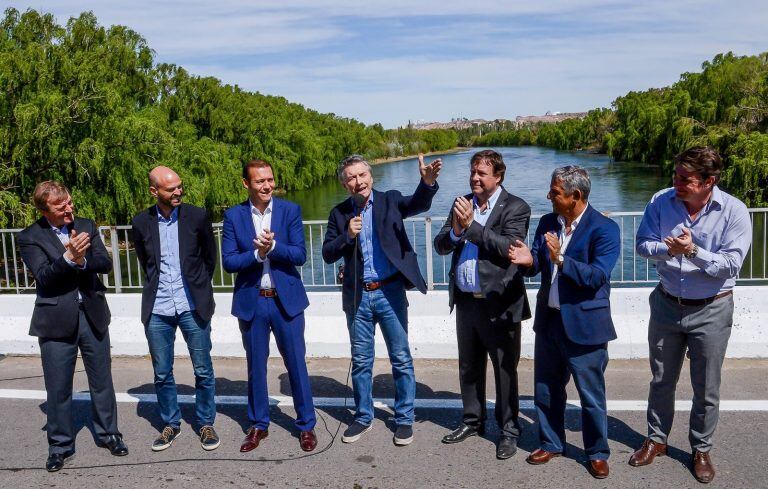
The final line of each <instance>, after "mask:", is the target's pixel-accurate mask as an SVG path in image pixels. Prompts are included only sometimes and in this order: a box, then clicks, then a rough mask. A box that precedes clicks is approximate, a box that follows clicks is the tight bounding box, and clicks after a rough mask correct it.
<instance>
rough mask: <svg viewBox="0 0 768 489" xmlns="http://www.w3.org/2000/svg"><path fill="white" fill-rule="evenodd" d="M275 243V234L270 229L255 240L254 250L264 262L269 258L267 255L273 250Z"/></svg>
mask: <svg viewBox="0 0 768 489" xmlns="http://www.w3.org/2000/svg"><path fill="white" fill-rule="evenodd" d="M274 242H275V233H273V232H271V231H270V230H269V229H264V230H262V231H261V233H259V235H258V236H257V237H256V239H254V240H253V248H254V249H256V250H258V252H259V258H261V259H262V260H264V259H266V258H267V253H269V252H270V250H271V249H272V246H273V243H274Z"/></svg>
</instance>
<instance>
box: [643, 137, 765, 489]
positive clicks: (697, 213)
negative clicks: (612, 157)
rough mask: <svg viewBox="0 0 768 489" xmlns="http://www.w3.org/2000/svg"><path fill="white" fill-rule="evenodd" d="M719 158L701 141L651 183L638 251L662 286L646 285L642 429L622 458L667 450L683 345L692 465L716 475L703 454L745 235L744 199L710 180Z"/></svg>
mask: <svg viewBox="0 0 768 489" xmlns="http://www.w3.org/2000/svg"><path fill="white" fill-rule="evenodd" d="M722 168H723V163H722V160H721V158H720V155H718V153H717V152H716V151H715V150H714V149H712V148H708V147H696V148H692V149H689V150H687V151H684V152H683V153H681V154H680V155H678V156H677V157H676V158H675V173H674V176H673V185H674V186H673V187H672V188H668V189H665V190H662V191H660V192H658V193H657V194H656V195H654V196H653V197H652V198H651V201H650V203H649V204H648V206H647V207H646V209H645V214H644V215H643V220H642V222H641V223H640V227H639V228H638V230H637V242H636V248H637V253H638V254H639V255H640V256H643V257H645V258H648V259H650V260H653V261H654V262H655V264H656V270H657V271H658V273H659V285H658V286H657V287H656V289H654V291H653V292H652V293H651V297H650V304H651V318H650V322H649V324H648V346H649V356H650V362H651V372H652V374H653V378H652V380H651V385H650V391H649V393H648V413H647V414H648V438H647V439H646V440H645V442H644V443H643V445H642V446H641V447H640V448H639V449H638V450H637V451H636V452H635V453H634V454H633V455H632V457H631V458H630V460H629V464H630V465H632V466H635V467H638V466H642V465H648V464H650V463H651V462H653V459H654V458H655V457H656V456H657V455H664V454H666V451H667V436H668V435H669V431H670V429H671V427H672V418H673V416H674V411H675V387H676V385H677V379H678V377H679V375H680V370H681V368H682V365H683V358H684V356H685V351H686V349H687V350H688V352H689V357H690V362H691V384H692V387H693V407H692V409H691V416H690V432H689V436H688V438H689V441H690V443H691V447H692V451H693V454H692V463H693V474H694V476H695V477H696V479H697V480H698V481H699V482H703V483H707V482H710V481H712V479H713V478H714V476H715V469H714V467H713V465H712V462H711V460H710V457H709V451H710V449H711V448H712V436H713V434H714V432H715V427H716V426H717V420H718V415H719V403H720V371H721V369H722V365H723V359H724V358H725V350H726V347H727V346H728V338H729V337H730V335H731V325H732V324H733V287H734V285H735V284H736V277H737V276H738V274H739V270H740V269H741V266H742V264H743V262H744V258H745V257H746V255H747V252H748V251H749V247H750V245H751V243H752V225H751V222H750V218H749V212H748V211H747V207H746V206H745V205H744V203H743V202H741V201H740V200H738V199H737V198H735V197H733V196H731V195H728V194H727V193H725V192H723V191H722V190H721V189H720V188H718V186H717V182H718V181H719V179H720V172H721V171H722Z"/></svg>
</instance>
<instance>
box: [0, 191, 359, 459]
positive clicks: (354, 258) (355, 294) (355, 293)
mask: <svg viewBox="0 0 768 489" xmlns="http://www.w3.org/2000/svg"><path fill="white" fill-rule="evenodd" d="M358 195H359V194H355V195H354V196H353V197H354V198H353V201H354V202H355V203H357V201H358V200H359V198H358V197H357V196H358ZM360 197H362V196H360ZM360 214H362V209H361V211H360ZM358 215H359V214H358ZM358 236H359V233H358V234H357V235H355V239H354V241H353V245H354V248H353V251H352V262H353V266H354V271H355V274H354V278H353V279H354V286H353V288H352V296H353V303H352V304H353V307H354V305H355V304H357V300H358V297H359V295H360V291H359V289H360V287H361V285H360V283H359V280H357V272H358V271H359V265H358V263H357V260H358V255H359V253H358V246H359V240H358ZM342 282H343V281H342ZM343 287H344V286H343V284H342V288H343ZM356 316H357V313H356V312H355V313H354V314H353V316H352V327H351V333H350V343H351V342H352V338H353V337H354V336H355V331H356V330H355V317H356ZM82 371H83V370H78V371H77V372H82ZM351 375H352V355H350V359H349V367H348V368H347V377H346V380H345V381H344V387H345V389H344V390H345V394H344V406H343V407H342V412H344V411H346V410H347V401H348V399H349V398H348V397H347V395H346V389H348V388H349V379H350V377H351ZM39 377H42V375H36V376H31V377H19V378H18V379H0V382H2V381H6V380H8V381H10V380H20V379H24V378H39ZM315 414H316V415H317V416H318V417H319V418H320V419H321V420H322V421H323V427H324V428H325V431H326V432H327V433H328V434H329V435H331V440H330V441H329V442H328V443H327V444H326V445H325V446H324V447H323V448H321V449H320V450H316V451H313V452H312V453H305V454H302V455H299V456H298V457H280V458H265V457H259V458H255V459H254V458H231V457H230V458H226V457H224V458H214V457H202V458H197V457H196V458H176V459H167V460H152V461H143V462H125V463H112V464H101V465H80V466H64V467H63V468H62V469H61V470H91V469H101V468H106V467H139V466H143V465H160V464H174V463H184V462H238V463H240V462H248V463H252V462H278V463H282V462H289V461H294V460H303V459H306V458H309V457H315V456H318V455H320V454H323V453H325V452H327V451H328V450H330V449H331V447H333V445H334V443H335V442H336V438H337V437H338V435H339V431H341V425H342V424H343V421H342V420H341V419H339V424H338V425H337V426H336V430H335V431H334V432H333V433H331V430H330V428H328V422H327V421H326V419H325V416H323V415H322V414H321V413H320V412H319V411H318V410H317V408H315ZM43 470H46V469H45V467H0V472H25V471H43Z"/></svg>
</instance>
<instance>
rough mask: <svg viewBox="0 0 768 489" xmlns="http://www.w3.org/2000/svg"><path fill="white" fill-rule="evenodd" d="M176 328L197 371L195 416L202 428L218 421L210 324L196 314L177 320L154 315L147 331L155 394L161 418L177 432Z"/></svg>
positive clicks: (188, 314) (179, 422)
mask: <svg viewBox="0 0 768 489" xmlns="http://www.w3.org/2000/svg"><path fill="white" fill-rule="evenodd" d="M176 326H178V327H179V329H181V334H182V335H183V336H184V340H185V341H186V342H187V348H188V349H189V356H190V358H191V360H192V367H193V368H194V370H195V416H196V418H197V422H198V424H199V425H200V426H206V425H213V421H214V420H215V419H216V400H215V398H214V397H215V395H216V379H215V378H214V376H213V364H212V363H211V323H210V321H203V320H202V319H201V318H200V316H198V315H197V313H195V312H194V311H187V312H183V313H181V314H177V315H175V316H161V315H159V314H152V316H150V318H149V324H148V325H147V326H146V328H144V332H145V333H146V335H147V341H148V342H149V354H150V356H151V357H152V368H153V370H154V371H155V394H157V404H158V405H159V406H160V417H161V418H162V419H163V423H165V424H166V425H170V426H173V427H174V428H178V427H179V425H180V424H181V411H180V410H179V403H178V401H177V399H176V381H175V380H174V378H173V342H174V340H175V339H176Z"/></svg>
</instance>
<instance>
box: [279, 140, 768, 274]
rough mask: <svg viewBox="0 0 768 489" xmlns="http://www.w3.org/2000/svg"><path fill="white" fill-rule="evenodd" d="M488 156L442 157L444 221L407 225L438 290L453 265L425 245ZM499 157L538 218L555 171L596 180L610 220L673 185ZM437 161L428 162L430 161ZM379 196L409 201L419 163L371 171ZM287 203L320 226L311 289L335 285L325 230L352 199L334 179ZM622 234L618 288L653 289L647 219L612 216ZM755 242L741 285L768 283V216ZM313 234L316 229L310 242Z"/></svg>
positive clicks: (619, 171) (598, 166) (652, 172)
mask: <svg viewBox="0 0 768 489" xmlns="http://www.w3.org/2000/svg"><path fill="white" fill-rule="evenodd" d="M480 149H483V148H473V149H471V150H465V151H460V152H457V153H452V154H448V155H444V156H442V159H443V170H442V172H441V174H440V178H439V179H438V182H439V184H440V190H439V191H438V193H437V195H436V196H435V199H434V200H433V202H432V208H431V209H430V211H429V212H426V213H424V214H423V215H422V216H419V217H425V216H431V217H439V218H440V219H434V220H433V221H432V222H431V223H428V224H425V223H424V222H421V221H415V222H411V223H410V224H409V233H410V235H411V241H412V243H413V245H414V249H415V250H416V252H417V253H418V255H419V262H420V264H421V266H422V272H423V273H424V276H425V277H427V276H428V268H429V267H428V260H427V254H428V253H431V254H432V256H431V260H432V262H433V265H432V267H431V269H432V280H433V282H434V283H435V284H436V285H437V286H438V287H440V286H441V285H442V284H445V283H446V282H447V280H448V277H447V271H448V268H449V266H450V261H449V260H450V257H440V256H437V254H436V253H434V251H432V249H431V243H428V242H427V240H428V238H429V236H428V235H427V226H428V227H429V233H430V235H431V237H434V236H435V235H436V234H437V232H438V231H439V229H440V227H441V226H442V224H443V222H444V220H443V219H444V218H445V217H446V216H447V215H448V212H449V211H450V208H451V206H452V205H453V200H454V199H455V198H456V196H458V195H464V194H466V193H468V192H469V159H470V157H471V156H472V154H473V153H474V152H475V151H478V150H480ZM493 149H495V150H496V151H498V152H500V153H501V154H502V156H503V157H504V162H505V163H506V165H507V171H506V176H505V178H504V183H503V185H504V187H505V188H506V189H507V191H509V192H512V193H513V194H515V195H518V196H519V197H521V198H523V199H524V200H525V201H526V202H528V204H529V205H530V206H531V210H532V214H533V215H534V216H541V215H542V214H546V213H548V212H551V210H552V207H551V205H550V202H549V201H548V200H547V197H546V196H547V192H548V190H549V183H550V177H551V174H552V171H553V170H554V169H555V168H558V167H561V166H565V165H573V164H576V165H580V166H582V167H584V168H586V169H587V170H588V171H589V174H590V177H591V180H592V192H591V194H590V197H589V201H590V203H591V204H592V205H593V206H594V207H595V208H596V209H598V210H599V211H601V212H607V213H613V214H615V213H623V212H635V213H641V212H642V211H643V210H644V208H645V205H646V203H647V202H648V200H649V199H650V198H651V196H652V195H653V194H654V193H655V192H657V191H658V190H660V189H662V188H666V187H669V186H671V180H670V178H668V177H667V176H665V175H664V174H663V172H662V171H661V168H659V167H654V166H649V165H645V164H640V163H631V162H620V163H619V162H614V161H612V160H611V158H609V157H607V156H605V155H595V154H591V153H586V152H572V151H555V150H551V149H548V148H541V147H533V146H524V147H512V148H493ZM432 159H433V158H432V157H429V158H427V161H431V160H432ZM373 178H374V188H376V189H378V190H388V189H397V190H400V191H401V192H402V193H403V194H406V195H407V194H411V193H412V192H413V190H414V189H415V187H416V184H417V182H418V180H419V173H418V163H417V160H416V158H411V159H407V160H402V161H397V162H391V163H386V164H381V165H374V166H373ZM284 197H285V198H287V199H289V200H292V201H294V202H297V203H298V204H300V205H301V207H302V213H303V217H304V220H305V221H320V223H317V224H314V225H312V226H307V228H308V229H307V236H306V237H307V245H308V249H309V250H310V253H309V255H310V256H309V259H308V263H307V265H305V267H304V270H303V273H304V278H305V281H306V282H307V283H308V285H310V286H312V285H313V284H314V285H332V284H333V283H334V277H335V274H336V272H337V269H336V268H335V267H331V266H327V265H323V264H322V258H321V256H320V248H321V245H322V239H323V236H322V235H323V231H324V226H323V225H322V223H324V222H325V221H326V220H327V218H328V214H329V212H330V210H331V208H332V207H333V206H334V205H336V204H337V203H339V202H340V201H341V200H343V199H345V198H347V197H348V195H347V193H346V191H345V190H344V189H343V188H342V186H341V184H340V183H339V182H338V181H337V180H335V179H329V180H327V181H324V182H321V183H320V184H318V185H316V186H314V187H313V188H311V189H308V190H303V191H300V192H289V193H287V194H286V195H285V196H284ZM614 218H615V219H616V221H617V222H619V224H620V226H621V228H622V256H621V258H620V261H619V263H618V264H617V266H616V268H615V269H614V271H613V276H612V280H613V281H614V282H615V283H623V284H627V285H631V284H635V285H648V284H651V283H653V282H655V281H656V280H657V275H656V271H655V269H654V268H653V265H649V264H648V263H647V262H646V260H643V259H641V258H639V257H637V256H635V252H634V234H635V231H636V229H637V226H638V225H639V224H640V219H641V216H640V215H637V216H614ZM754 218H755V221H754V225H755V233H754V234H755V239H754V241H753V247H754V250H753V254H752V255H751V256H749V257H748V259H747V262H746V264H745V266H744V269H743V271H742V278H764V277H765V276H766V275H765V265H764V255H765V225H764V223H765V214H762V213H759V214H755V216H754ZM537 224H538V218H537V217H534V219H532V220H531V226H530V230H529V236H532V235H533V233H534V231H535V229H536V225H537ZM309 228H312V232H311V234H310V232H309Z"/></svg>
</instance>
